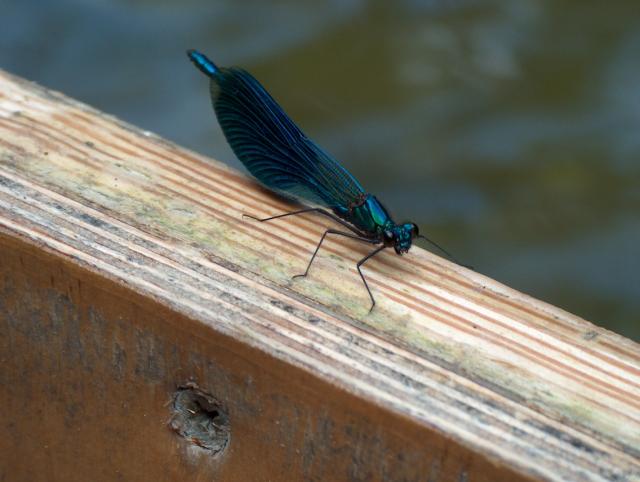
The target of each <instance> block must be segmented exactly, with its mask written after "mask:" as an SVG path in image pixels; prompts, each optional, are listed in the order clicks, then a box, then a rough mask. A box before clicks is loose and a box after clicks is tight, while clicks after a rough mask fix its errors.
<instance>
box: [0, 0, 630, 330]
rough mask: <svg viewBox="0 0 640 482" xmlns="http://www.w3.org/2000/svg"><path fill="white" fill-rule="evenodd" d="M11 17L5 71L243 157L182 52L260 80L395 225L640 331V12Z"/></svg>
mask: <svg viewBox="0 0 640 482" xmlns="http://www.w3.org/2000/svg"><path fill="white" fill-rule="evenodd" d="M0 16H1V18H2V29H1V30H0V68H3V69H6V70H9V71H12V72H14V73H17V74H19V75H22V76H25V77H27V78H30V79H33V80H36V81H38V82H40V83H42V84H44V85H47V86H49V87H53V88H55V89H58V90H61V91H63V92H65V93H66V94H69V95H71V96H74V97H76V98H79V99H81V100H83V101H85V102H88V103H89V104H92V105H94V106H96V107H98V108H100V109H102V110H105V111H107V112H110V113H113V114H115V115H117V116H119V117H122V118H124V119H126V120H128V121H130V122H132V123H134V124H137V125H139V126H141V127H143V128H145V129H148V130H151V131H154V132H157V133H158V134H161V135H162V136H165V137H167V138H169V139H172V140H174V141H176V142H178V143H180V144H183V145H185V146H188V147H191V148H193V149H195V150H198V151H200V152H203V153H206V154H208V155H211V156H213V157H216V158H218V159H222V160H225V161H228V162H229V163H231V164H236V165H237V161H235V160H234V158H233V154H232V153H231V152H230V150H229V148H228V147H227V145H226V143H225V142H224V140H223V137H222V134H221V132H220V130H219V129H218V127H217V124H216V121H215V118H214V117H213V113H212V111H211V109H210V104H209V99H208V97H207V88H206V82H205V80H204V78H203V77H202V76H201V75H200V74H199V73H198V72H196V71H195V69H194V68H193V67H192V66H191V65H190V63H189V62H188V61H187V59H186V57H185V55H184V51H185V50H186V49H187V48H191V47H195V48H199V49H201V50H203V51H205V52H206V53H208V54H209V55H210V56H211V57H212V58H213V59H214V60H216V61H217V62H218V63H219V64H221V65H230V64H236V65H241V66H243V67H245V68H247V69H248V70H250V71H251V72H252V73H254V75H256V76H257V77H258V78H259V79H260V80H261V81H262V82H263V83H264V84H265V85H266V86H267V87H268V88H269V90H270V91H271V92H272V94H273V95H274V96H275V97H276V98H277V99H278V100H279V101H280V102H281V103H282V104H283V106H284V107H285V108H286V109H287V110H288V111H289V113H290V114H291V115H292V117H293V118H294V119H295V120H296V121H297V122H298V123H299V124H300V125H301V126H302V127H303V128H304V130H305V131H306V133H307V134H308V135H310V136H311V137H313V138H314V139H315V140H316V141H318V142H319V143H320V144H321V145H323V146H324V147H325V148H326V149H327V150H328V151H329V152H331V153H333V154H334V155H335V156H336V157H337V158H339V159H341V160H342V161H343V162H344V164H345V165H346V166H347V167H348V168H349V169H350V170H351V171H352V172H353V173H354V174H355V175H356V176H357V177H358V178H359V179H360V181H361V182H362V184H363V185H364V186H365V187H366V188H367V189H368V190H369V191H371V192H374V193H376V194H377V195H378V196H379V197H380V198H382V199H383V200H384V202H385V203H386V204H387V206H388V207H389V208H390V210H391V211H392V212H393V213H395V214H396V217H397V218H400V219H411V220H414V221H416V222H417V223H419V224H420V225H421V231H423V232H425V233H427V234H428V235H429V236H431V237H432V238H433V239H436V240H437V241H438V242H440V243H442V244H443V245H445V246H446V247H448V248H449V249H450V250H451V251H453V252H454V253H455V254H456V255H457V257H458V258H460V259H461V260H463V261H464V262H466V263H468V264H471V265H473V266H474V267H475V268H476V269H477V270H478V271H480V272H482V273H484V274H487V275H489V276H491V277H494V278H496V279H498V280H500V281H502V282H504V283H506V284H508V285H510V286H513V287H515V288H517V289H520V290H522V291H524V292H526V293H529V294H531V295H533V296H536V297H538V298H541V299H543V300H546V301H548V302H550V303H553V304H555V305H558V306H560V307H563V308H565V309H567V310H568V311H571V312H574V313H576V314H578V315H580V316H583V317H585V318H587V319H589V320H591V321H594V322H595V323H597V324H600V325H603V326H606V327H608V328H610V329H612V330H615V331H618V332H620V333H622V334H625V335H627V336H629V337H632V338H635V339H636V340H638V339H640V316H639V313H640V256H639V254H640V253H639V248H638V247H639V246H640V61H639V59H640V3H639V2H638V1H637V0H633V1H632V0H629V1H624V0H618V1H612V2H606V3H603V2H595V1H577V0H576V1H561V0H555V1H551V0H547V1H535V0H501V1H497V0H495V1H484V2H482V1H472V0H467V1H465V0H448V1H435V0H434V1H426V0H424V1H420V0H404V1H393V2H392V1H386V2H384V1H371V2H364V1H355V0H353V1H325V2H321V1H310V2H300V1H294V0H290V1H280V2H266V1H238V0H235V1H234V0H227V1H201V0H190V1H179V0H164V1H151V0H148V1H142V0H138V1H128V2H127V1H107V0H93V1H89V0H83V1H80V0H78V1H71V0H3V1H2V2H1V3H0ZM407 262H410V257H409V258H407Z"/></svg>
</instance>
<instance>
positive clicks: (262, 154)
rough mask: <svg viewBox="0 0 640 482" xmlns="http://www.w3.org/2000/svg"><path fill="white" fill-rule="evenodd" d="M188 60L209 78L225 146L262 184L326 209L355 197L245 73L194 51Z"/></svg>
mask: <svg viewBox="0 0 640 482" xmlns="http://www.w3.org/2000/svg"><path fill="white" fill-rule="evenodd" d="M189 56H190V58H191V60H193V61H194V63H195V64H196V66H198V68H200V70H202V71H203V72H204V73H205V74H207V75H208V76H209V77H211V98H212V102H213V107H214V109H215V111H216V116H217V117H218V121H219V123H220V126H221V127H222V131H223V132H224V135H225V136H226V138H227V141H228V142H229V145H230V146H231V148H232V149H233V152H234V153H235V154H236V156H238V159H240V161H242V163H243V164H244V165H245V166H246V168H247V169H248V170H249V172H250V173H251V174H252V175H253V176H255V177H256V179H258V180H259V181H260V182H261V183H262V184H264V185H265V186H266V187H268V188H270V189H273V190H275V191H278V192H279V193H281V194H283V195H285V196H288V197H293V198H296V199H299V200H302V201H309V202H312V203H315V204H319V205H323V206H327V207H331V208H334V207H335V208H337V207H342V208H345V207H349V206H351V205H353V204H354V203H357V202H358V200H359V199H361V197H362V195H363V194H364V190H363V189H362V187H361V186H360V184H359V183H358V181H356V180H355V178H354V177H353V176H352V175H351V174H349V172H348V171H347V170H346V169H344V168H343V167H342V166H341V165H340V164H338V162H337V161H336V160H335V159H333V158H332V157H331V156H330V155H329V154H327V153H326V152H325V151H323V150H322V149H321V148H320V147H319V146H318V145H317V144H315V143H314V142H313V141H312V140H310V139H309V138H307V136H305V135H304V133H303V132H302V131H301V130H300V129H299V128H298V126H296V125H295V124H294V123H293V121H292V120H291V119H290V118H289V117H288V116H287V114H285V112H284V111H283V110H282V108H281V107H280V106H279V105H278V103H277V102H276V101H275V100H274V99H273V98H272V97H271V95H269V93H268V92H267V91H266V90H265V89H264V87H262V85H260V83H259V82H258V81H257V80H256V79H255V78H254V77H253V76H251V74H249V73H248V72H246V71H244V70H242V69H238V68H218V67H216V66H215V65H214V64H213V63H212V62H211V61H209V60H208V59H206V57H204V56H203V55H202V54H199V53H197V52H190V53H189Z"/></svg>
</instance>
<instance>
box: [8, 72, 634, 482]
mask: <svg viewBox="0 0 640 482" xmlns="http://www.w3.org/2000/svg"><path fill="white" fill-rule="evenodd" d="M205 95H206V92H204V91H203V96H205ZM158 108H159V109H161V107H158ZM165 114H166V113H163V114H162V115H165ZM211 125H212V129H214V126H215V120H214V118H213V114H212V118H211ZM290 209H291V207H290V206H289V205H287V203H286V202H283V201H281V200H278V199H276V198H274V197H273V196H272V195H270V194H269V193H266V192H264V191H263V190H261V189H260V188H258V187H257V186H256V185H255V184H254V183H253V182H252V181H251V180H249V179H248V178H247V177H246V176H244V175H242V174H239V173H237V172H235V171H233V170H232V169H230V168H228V167H225V166H224V165H222V164H220V163H218V162H216V161H213V160H211V159H208V158H205V157H203V156H201V155H198V154H195V153H193V152H190V151H188V150H186V149H184V148H180V147H178V146H175V145H173V144H171V143H169V142H167V141H164V140H162V139H160V138H158V137H156V136H154V135H153V134H150V133H147V132H142V131H140V130H138V129H136V128H134V127H132V126H129V125H126V124H124V123H122V122H120V121H118V120H117V119H114V118H112V117H109V116H107V115H105V114H102V113H100V112H97V111H95V110H93V109H91V108H89V107H87V106H85V105H82V104H80V103H78V102H75V101H73V100H71V99H69V98H66V97H64V96H62V95H60V94H57V93H52V92H50V91H47V90H45V89H43V88H41V87H38V86H36V85H34V84H31V83H28V82H26V81H23V80H21V79H18V78H16V77H13V76H11V75H9V74H6V73H2V72H1V71H0V334H1V335H2V339H1V340H0V359H1V360H2V369H1V370H2V371H1V372H0V375H1V378H0V390H1V392H0V403H1V404H2V406H3V410H2V411H1V412H0V413H1V415H0V421H1V423H2V425H1V426H2V427H3V431H4V433H5V435H4V436H3V437H1V438H0V480H5V479H6V480H27V479H29V480H53V479H56V480H88V479H89V478H90V479H92V480H113V479H114V478H116V476H117V477H121V478H122V479H124V480H152V479H154V480H183V479H184V477H187V476H189V477H192V478H194V479H195V480H224V481H233V480H272V481H275V480H389V481H396V480H406V481H414V480H416V481H417V480H421V481H422V480H424V481H427V480H428V481H436V480H482V481H495V480H532V479H533V480H538V479H539V480H593V481H596V480H640V460H639V457H640V350H639V347H638V345H637V344H634V343H633V342H631V341H630V340H627V339H625V338H623V337H621V336H619V335H616V334H614V333H611V332H608V331H606V330H604V329H602V328H599V327H597V326H595V325H592V324H590V323H588V322H586V321H584V320H582V319H580V318H577V317H575V316H573V315H571V314H569V313H567V312H565V311H562V310H560V309H558V308H555V307H553V306H550V305H548V304H545V303H543V302H540V301H538V300H535V299H532V298H530V297H528V296H526V295H524V294H522V293H519V292H517V291H514V290H512V289H509V288H508V287H506V286H503V285H501V284H499V283H497V282H496V281H493V280H491V279H488V278H486V277H484V276H482V275H481V274H478V273H475V272H472V271H469V270H466V269H464V268H461V267H459V266H456V265H454V264H452V263H449V262H447V261H445V260H443V259H441V258H439V257H437V256H435V255H433V254H430V253H428V252H426V251H424V250H421V249H419V248H414V249H412V251H411V252H410V253H409V254H408V255H407V256H405V257H403V258H400V257H398V256H396V255H395V254H394V253H392V252H389V253H385V254H383V255H381V256H379V257H378V258H376V260H375V261H372V262H371V263H370V264H368V265H367V266H366V269H365V271H366V274H367V277H368V279H369V281H370V284H371V287H372V290H373V291H374V294H375V295H376V300H377V302H378V305H377V306H376V309H375V310H374V312H372V313H371V314H367V310H368V299H367V295H366V292H365V291H364V290H363V288H362V286H361V282H360V280H359V278H358V276H357V273H356V272H355V269H354V262H355V261H356V260H357V259H358V258H359V257H361V256H362V254H363V248H362V247H361V246H359V245H358V244H354V243H351V242H350V241H348V240H343V239H333V240H330V241H327V243H326V248H323V251H321V254H320V256H319V258H318V259H317V261H316V263H315V264H314V267H313V270H312V271H311V275H310V276H309V277H308V278H307V279H303V280H292V279H291V276H292V275H293V274H296V273H299V272H301V271H302V270H303V268H304V266H305V265H306V262H307V261H308V259H309V256H310V254H311V252H312V250H313V247H314V246H315V243H316V242H317V240H318V239H319V236H320V234H321V232H322V230H323V227H324V226H325V225H326V224H327V222H326V221H325V220H323V219H318V218H317V217H314V216H305V217H293V218H287V219H283V220H281V221H278V222H273V223H270V224H269V225H264V224H258V223H255V222H252V221H249V220H243V219H242V216H241V215H242V213H251V214H254V215H258V216H267V215H271V214H275V213H281V212H286V211H287V210H290ZM188 380H195V381H196V382H197V383H198V385H199V386H200V387H201V388H202V389H204V390H207V391H208V392H209V393H212V394H214V395H215V396H216V397H217V398H218V399H219V400H221V402H222V403H223V405H224V406H226V407H227V410H228V412H229V417H230V424H231V425H230V426H231V442H230V444H229V447H228V449H227V450H226V451H225V452H224V453H222V454H220V455H218V456H216V457H213V458H211V460H208V459H207V457H205V456H201V455H198V453H197V450H196V451H195V452H194V449H193V447H192V446H190V445H189V444H188V443H187V442H186V441H184V440H182V439H179V438H178V437H177V435H176V434H175V433H174V432H172V431H170V430H169V429H168V428H167V420H168V418H169V412H168V410H167V407H166V404H167V402H168V401H169V400H170V398H171V394H172V393H173V391H174V390H175V389H176V387H177V386H178V385H180V384H183V383H184V382H186V381H188ZM7 434H9V435H7ZM42 471H45V472H42Z"/></svg>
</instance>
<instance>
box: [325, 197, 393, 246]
mask: <svg viewBox="0 0 640 482" xmlns="http://www.w3.org/2000/svg"><path fill="white" fill-rule="evenodd" d="M334 212H335V213H336V214H337V215H338V216H340V217H341V218H342V219H344V220H345V221H348V222H349V223H351V224H353V225H354V226H355V227H356V228H358V229H359V230H360V231H362V232H363V233H364V234H366V235H367V237H370V238H378V237H380V236H381V235H382V232H383V231H384V230H385V229H391V228H392V227H393V226H395V223H394V222H393V221H392V220H391V216H389V213H388V212H387V210H386V209H385V208H384V206H382V204H380V202H378V200H377V199H376V198H375V196H372V195H371V194H367V195H366V196H363V198H362V200H361V202H358V203H357V204H355V205H352V206H348V207H339V208H334Z"/></svg>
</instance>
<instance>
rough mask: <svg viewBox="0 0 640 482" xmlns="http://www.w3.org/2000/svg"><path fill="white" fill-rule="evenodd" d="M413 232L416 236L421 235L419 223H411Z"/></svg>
mask: <svg viewBox="0 0 640 482" xmlns="http://www.w3.org/2000/svg"><path fill="white" fill-rule="evenodd" d="M411 233H412V234H413V236H414V237H415V236H418V235H420V230H419V229H418V225H417V224H416V223H411Z"/></svg>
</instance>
